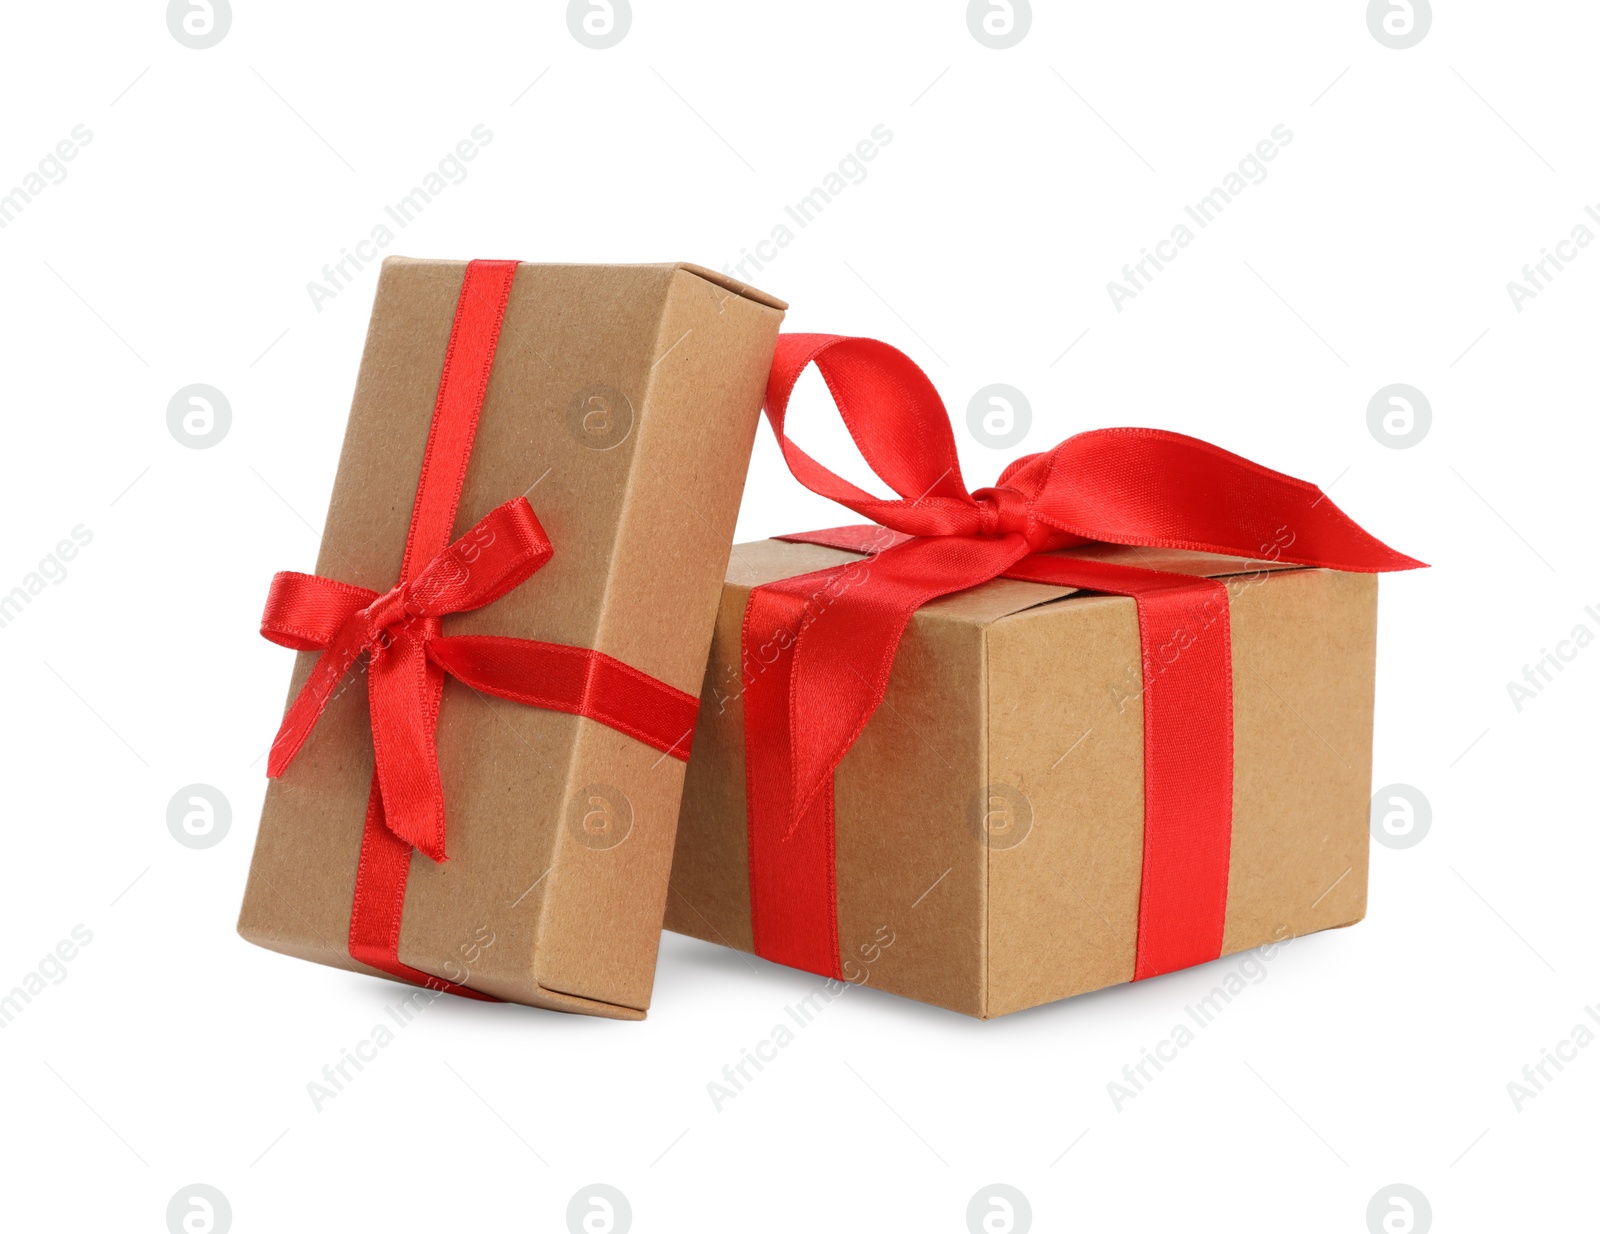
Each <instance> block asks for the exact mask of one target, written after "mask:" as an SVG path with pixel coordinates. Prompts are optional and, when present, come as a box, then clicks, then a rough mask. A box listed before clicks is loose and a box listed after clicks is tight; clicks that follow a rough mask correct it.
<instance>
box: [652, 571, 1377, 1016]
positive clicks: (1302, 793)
mask: <svg viewBox="0 0 1600 1234" xmlns="http://www.w3.org/2000/svg"><path fill="white" fill-rule="evenodd" d="M1063 555H1076V556H1082V557H1090V558H1093V559H1096V560H1103V561H1109V562H1115V563H1123V564H1129V565H1136V566H1142V567H1146V568H1154V569H1160V570H1164V571H1171V572H1175V573H1183V574H1195V575H1204V576H1211V577H1215V578H1220V579H1222V580H1223V581H1224V583H1225V585H1226V586H1227V589H1228V606H1229V613H1230V618H1231V623H1232V634H1233V639H1232V643H1233V682H1234V700H1233V706H1234V747H1233V748H1234V784H1233V792H1234V802H1233V835H1232V847H1231V857H1230V865H1229V877H1228V883H1229V889H1228V906H1227V924H1226V930H1225V933H1224V936H1223V943H1222V950H1223V953H1224V954H1229V953H1232V952H1236V951H1242V950H1245V949H1247V948H1251V947H1257V946H1260V945H1262V944H1263V943H1266V942H1269V941H1276V940H1282V939H1285V938H1288V937H1291V936H1294V935H1300V934H1308V933H1311V932H1312V931H1315V930H1324V929H1329V928H1331V927H1334V926H1342V925H1349V924H1351V923H1353V922H1356V921H1359V920H1360V919H1361V917H1362V916H1363V914H1364V913H1365V910H1366V886H1367V847H1368V830H1367V828H1368V817H1369V806H1368V802H1369V797H1370V791H1371V790H1370V779H1371V761H1372V760H1371V754H1372V706H1373V665H1374V647H1375V643H1374V639H1375V619H1376V614H1377V582H1376V579H1375V577H1374V576H1372V575H1370V574H1341V573H1337V572H1335V571H1331V570H1313V569H1291V568H1286V567H1280V566H1277V565H1274V564H1272V563H1265V562H1256V561H1245V560H1242V559H1236V558H1226V557H1219V556H1213V555H1210V554H1205V553H1185V552H1179V551H1176V550H1170V549H1167V550H1155V549H1122V548H1109V547H1107V548H1101V549H1098V550H1077V551H1076V552H1075V553H1073V554H1063ZM847 562H862V563H863V567H864V568H865V561H864V559H863V558H862V557H861V556H860V555H859V554H854V553H846V552H842V551H840V550H838V549H833V548H828V547H824V546H821V545H814V544H799V543H788V542H785V541H781V540H765V541H761V542H758V543H755V544H741V545H739V546H737V547H736V548H735V550H734V553H733V557H732V560H731V561H730V563H729V568H728V581H727V584H726V586H725V587H724V588H723V593H722V609H721V612H720V614H719V616H718V619H717V631H716V635H715V637H714V638H713V640H712V647H711V661H710V665H709V667H708V668H707V671H706V679H705V686H704V693H703V694H702V696H701V703H700V721H699V727H698V728H697V730H696V732H695V739H694V757H693V758H692V759H691V760H690V762H689V774H688V781H687V784H686V785H685V788H684V795H683V807H682V814H681V817H680V819H679V823H678V838H677V853H676V856H675V858H674V861H673V867H672V887H673V891H674V892H676V893H677V894H674V895H673V896H671V897H669V899H668V904H667V915H666V925H667V929H669V930H675V931H677V932H678V933H681V934H689V935H692V936H694V937H696V938H703V939H707V940H709V941H713V942H720V943H723V944H725V945H729V946H734V947H738V948H739V949H741V950H744V951H753V950H754V949H755V948H754V945H753V939H752V931H751V900H750V871H749V842H748V828H747V815H746V787H745V754H744V694H745V691H746V690H747V689H750V688H758V687H757V682H756V681H755V680H754V679H755V678H757V677H759V676H760V675H761V668H760V664H761V653H760V652H759V650H758V651H757V653H756V655H755V656H754V657H753V663H752V658H747V657H746V656H745V655H744V653H743V651H742V649H741V634H742V629H743V624H744V616H745V609H746V606H747V604H748V601H749V596H750V592H751V590H752V589H753V588H754V587H757V586H760V585H762V584H765V583H770V582H773V581H775V580H777V579H782V578H789V577H791V576H794V575H802V574H806V573H808V572H810V571H814V570H821V569H826V568H828V567H831V566H838V565H840V564H843V563H847ZM846 578H847V579H848V576H846ZM1197 620H1204V615H1203V614H1200V613H1197ZM768 654H770V652H769V653H768ZM1141 694H1142V690H1141V687H1140V654H1139V624H1138V620H1137V617H1136V615H1135V612H1134V601H1133V600H1132V599H1129V598H1126V597H1122V596H1108V595H1100V594H1091V593H1087V592H1083V591H1074V590H1073V589H1071V588H1066V587H1052V586H1048V585H1045V584H1041V583H1033V582H1026V581H1021V580H1013V579H997V580H995V581H994V582H989V583H983V584H981V585H979V586H978V587H975V588H972V589H971V590H969V591H963V592H960V593H958V594H956V595H952V596H947V597H945V598H943V599H938V600H934V601H932V602H931V603H929V604H927V605H926V606H924V607H923V608H921V609H919V610H918V611H917V613H916V615H915V616H913V617H912V619H911V622H910V625H909V626H908V628H907V630H906V633H905V635H904V636H903V637H902V639H901V642H900V647H899V650H898V652H897V654H896V657H895V662H894V668H893V671H892V672H891V674H890V677H889V683H888V690H887V692H886V694H885V695H884V700H883V703H882V705H881V706H880V707H879V708H878V710H877V711H876V712H875V713H874V714H873V717H872V719H871V720H870V721H869V722H868V723H867V726H866V728H865V729H864V730H863V732H862V734H861V736H860V738H859V739H858V740H857V741H856V743H855V745H854V746H853V747H852V748H851V750H850V752H849V753H848V754H847V755H845V757H844V760H843V762H841V763H840V764H839V767H838V770H837V771H836V772H835V775H834V828H835V830H834V842H835V846H836V858H835V869H836V877H837V900H838V935H839V943H840V955H841V969H840V975H841V976H842V978H843V979H844V980H847V981H855V982H860V983H862V984H866V985H870V986H873V987H874V988H877V989H881V990H887V991H889V992H891V993H894V994H902V995H905V996H906V997H909V998H915V999H919V1000H921V1001H923V1002H928V1003H934V1004H937V1005H939V1006H941V1007H948V1008H951V1009H953V1010H956V1011H961V1012H965V1013H966V1014H968V1015H973V1016H979V1017H983V1018H988V1017H992V1016H999V1015H1004V1014H1006V1013H1007V1012H1011V1011H1018V1010H1021V1009H1023V1008H1025V1007H1031V1006H1034V1005H1036V1004H1038V1003H1047V1002H1052V1001H1054V1000H1056V999H1061V998H1066V997H1068V996H1070V995H1074V994H1082V993H1085V992H1087V991H1089V990H1096V989H1099V988H1101V987H1103V986H1108V985H1115V984H1117V983H1119V982H1124V981H1128V980H1131V979H1132V978H1133V975H1134V954H1135V943H1136V939H1137V933H1138V918H1139V893H1140V885H1141V878H1140V872H1141V859H1142V854H1143V822H1144V771H1143V768H1144V764H1143V741H1144V721H1143V700H1142V698H1141ZM886 940H889V941H888V942H887V945H886Z"/></svg>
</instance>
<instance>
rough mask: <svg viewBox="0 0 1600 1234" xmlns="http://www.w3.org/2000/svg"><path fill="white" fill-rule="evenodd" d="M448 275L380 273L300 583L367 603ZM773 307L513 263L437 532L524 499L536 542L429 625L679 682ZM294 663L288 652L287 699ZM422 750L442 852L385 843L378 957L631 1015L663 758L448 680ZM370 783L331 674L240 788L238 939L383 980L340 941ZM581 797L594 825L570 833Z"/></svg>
mask: <svg viewBox="0 0 1600 1234" xmlns="http://www.w3.org/2000/svg"><path fill="white" fill-rule="evenodd" d="M465 271H466V263H465V262H455V261H419V260H410V259H403V258H389V259H388V260H386V261H385V263H384V266H383V271H382V274H381V276H380V278H379V282H378V289H377V297H376V301H375V303H374V305H373V310H372V321H371V325H370V327H369V330H368V335H367V343H366V350H365V353H364V354H363V357H362V361H361V371H360V376H359V378H358V379H357V383H356V391H355V398H354V401H353V404H352V406H351V410H350V420H349V426H348V428H347V430H346V434H345V441H344V449H343V453H342V455H341V457H340V461H339V470H338V476H337V479H336V480H335V482H334V488H333V496H332V500H331V502H330V504H329V509H328V518H327V523H326V527H325V530H324V533H323V539H322V548H321V552H320V554H319V557H318V561H317V573H318V574H320V575H322V576H324V577H327V578H332V579H338V580H340V581H343V582H347V583H353V584H357V585H360V586H364V587H368V588H371V589H373V590H376V591H379V592H382V591H385V590H387V589H388V588H390V587H391V586H393V585H394V583H395V581H396V579H397V578H398V577H399V572H400V566H401V557H402V554H403V551H404V545H405V540H406V532H407V527H408V524H409V520H410V516H411V509H412V503H413V500H414V497H415V494H416V491H417V483H418V478H419V475H420V472H421V469H422V461H423V454H424V449H425V446H426V442H427V437H428V429H429V424H430V421H431V418H432V414H433V409H434V401H435V397H436V395H437V392H438V387H439V380H440V374H441V371H442V369H443V366H444V361H445V352H446V347H447V343H448V341H449V338H450V333H451V325H452V321H453V318H454V313H455V308H456V301H457V297H458V295H459V294H460V290H461V286H462V280H463V277H464V274H465ZM784 307H785V306H784V305H783V303H782V302H781V301H779V300H775V299H773V298H771V297H770V296H767V295H765V294H763V293H761V292H759V291H756V290H754V289H752V288H749V287H746V286H744V285H743V284H738V283H734V282H732V281H730V280H728V279H726V278H724V277H722V276H721V275H717V274H713V273H711V272H709V271H706V270H702V269H700V268H698V267H694V266H687V265H681V264H665V265H640V266H590V265H545V266H541V265H529V264H524V265H521V266H519V267H518V268H517V270H516V273H515V275H514V278H513V282H512V287H511V291H510V295H509V300H508V302H507V305H506V310H505V317H504V324H503V327H502V330H501V334H500V342H499V347H498V350H497V352H496V354H495V359H494V363H493V368H492V370H491V373H490V377H489V382H488V386H487V392H486V395H485V398H484V402H483V407H482V413H481V417H480V420H479V426H478V431H477V438H476V443H475V445H474V448H473V450H472V454H471V457H470V461H469V464H468V468H467V472H466V476H465V483H464V487H463V489H462V497H461V503H460V509H459V513H458V515H457V518H456V523H455V529H454V532H453V535H455V536H460V535H461V534H462V533H463V532H465V531H466V530H467V529H468V528H470V527H472V526H473V524H474V523H475V522H476V521H477V520H478V519H480V518H482V517H483V516H484V515H485V514H487V513H488V512H489V511H490V510H491V509H493V508H495V507H496V506H499V505H500V504H501V503H503V502H505V501H507V500H509V499H511V498H515V497H517V496H518V495H519V494H524V495H526V497H527V499H528V500H529V502H530V503H531V504H532V506H533V509H534V511H535V513H536V515H537V517H538V519H539V521H540V523H541V524H542V525H543V527H544V530H545V531H546V533H548V535H549V538H550V540H551V542H552V544H553V545H554V554H553V556H552V558H551V559H550V561H549V563H548V564H547V565H545V566H544V567H543V568H542V569H540V570H539V571H538V572H537V573H536V574H534V575H533V576H532V577H531V578H530V579H528V580H527V581H526V582H524V583H523V584H521V585H520V586H518V587H516V588H515V589H514V590H512V591H511V592H510V593H509V594H507V595H506V596H504V597H503V598H501V599H499V600H497V601H495V602H494V603H492V604H489V605H487V606H486V607H484V608H481V609H479V610H477V611H474V612H468V613H462V614H458V615H454V616H447V617H446V618H445V619H444V633H445V634H447V635H455V634H495V635H505V636H511V637H518V638H531V639H540V640H543V641H547V642H552V643H565V644H569V645H573V646H577V647H586V648H592V649H594V650H597V651H600V652H604V653H606V654H608V655H610V656H614V657H615V658H617V659H618V660H621V661H623V662H625V663H626V664H629V665H631V666H633V667H634V668H636V669H639V670H641V671H642V672H644V673H647V674H649V675H651V676H654V677H656V678H658V679H660V680H662V681H664V682H666V683H667V684H668V685H671V686H674V687H676V688H677V689H680V690H683V691H686V692H689V693H690V694H693V693H695V692H696V691H697V689H698V686H699V683H700V679H701V676H702V674H703V672H704V670H705V662H706V653H707V649H708V648H709V646H710V641H711V631H712V626H713V623H714V621H715V618H716V613H717V604H718V594H719V592H720V590H721V586H722V577H723V572H724V570H725V568H726V565H727V560H728V552H729V546H730V544H731V542H732V533H733V526H734V519H735V516H736V514H737V511H738V506H739V498H740V495H741V492H742V490H743V487H744V479H745V471H746V468H747V466H748V464H749V459H750V450H751V445H752V443H753V440H754V435H755V430H756V421H757V419H758V417H759V414H760V407H761V400H762V397H763V394H764V391H765V387H766V380H767V372H768V368H769V366H770V364H771V358H772V351H773V346H774V342H775V339H776V336H777V331H778V327H779V324H780V322H781V320H782V317H783V310H784ZM286 564H287V563H286ZM263 584H265V580H263ZM315 659H316V655H315V653H302V654H300V655H299V656H298V658H297V661H296V663H295V667H294V673H293V678H292V680H291V684H290V697H291V698H293V697H294V695H295V694H296V693H297V692H298V691H299V689H300V687H301V685H302V683H303V682H304V681H305V679H306V677H307V675H308V673H309V671H310V669H311V666H312V664H313V662H314V661H315ZM363 663H364V662H363ZM437 740H438V752H439V767H440V773H441V777H442V780H443V784H444V792H445V812H446V813H445V817H446V844H447V851H448V853H449V860H448V861H446V862H444V863H442V864H435V863H434V862H432V861H430V860H429V859H428V858H427V857H425V856H424V855H422V854H420V853H416V852H414V853H413V854H412V856H411V866H410V877H409V881H408V884H407V889H406V898H405V905H404V915H403V918H402V924H401V934H400V942H399V959H400V961H401V962H402V963H404V964H407V965H410V966H411V967H413V968H416V969H419V970H422V971H423V972H426V973H429V974H432V975H433V976H436V977H439V978H441V979H443V980H447V981H461V982H463V983H464V984H468V985H470V986H471V987H472V988H473V989H475V990H478V991H481V992H483V993H487V994H491V995H494V996H496V997H499V998H502V999H507V1000H512V1001H516V1002H520V1003H528V1004H531V1005H534V1006H539V1007H549V1008H554V1009H559V1010H564V1011H576V1012H585V1013H589V1014H593V1015H601V1016H609V1017H614V1018H620V1019H642V1018H643V1016H644V1013H645V1010H646V1008H647V1007H648V1006H649V1003H650V991H651V985H652V981H653V978H654V973H655V963H656V954H657V950H658V947H659V943H660V931H661V921H662V907H663V902H664V900H665V898H666V894H667V873H668V869H669V866H670V863H671V858H672V847H673V834H674V830H675V828H676V824H677V818H678V802H679V795H680V793H681V790H682V782H683V775H684V764H683V763H682V761H680V760H679V759H677V758H672V757H667V756H665V755H663V754H661V753H660V752H659V751H658V750H656V749H652V748H650V747H649V746H646V745H644V744H642V743H640V742H638V741H635V740H633V739H632V738H630V737H627V736H624V735H623V734H622V733H620V732H617V731H616V730H614V729H612V728H609V727H606V726H605V725H603V724H600V723H598V722H596V721H594V720H590V719H587V718H583V717H578V716H573V715H568V714H564V713H561V712H556V711H547V710H541V709H538V708H535V707H528V706H521V705H518V704H516V703H513V702H506V701H503V700H500V699H498V698H493V697H489V696H486V695H483V694H480V693H478V692H476V691H474V690H472V689H470V688H468V687H466V686H464V685H462V684H461V683H460V682H458V681H457V680H455V679H454V678H447V680H446V684H445V688H444V696H443V700H442V703H441V706H440V711H439V726H438V737H437ZM372 771H373V752H372V735H371V729H370V721H369V717H368V707H367V690H366V684H365V680H364V675H363V673H362V672H361V665H358V666H357V668H356V669H355V670H353V672H352V674H351V676H350V677H349V678H348V679H347V681H346V683H345V687H344V688H342V689H341V690H340V692H339V693H338V694H337V696H336V697H335V698H334V699H333V701H332V702H331V703H330V704H329V705H328V707H327V710H326V712H325V713H324V714H323V716H322V719H321V721H320V722H319V723H318V725H317V727H316V729H315V731H314V732H313V733H312V735H311V737H310V740H309V741H308V742H307V743H306V745H305V747H304V749H303V750H302V751H301V752H300V755H299V757H298V758H297V759H296V760H295V761H294V762H293V763H292V764H291V765H290V766H289V768H288V769H287V771H286V772H285V774H284V775H282V776H281V777H280V778H278V779H275V780H273V781H272V782H271V783H270V786H269V788H268V790H267V795H266V801H265V804H264V806H263V809H262V815H261V827H260V831H259V834H258V836H257V840H256V849H255V856H254V860H253V861H252V864H251V867H250V877H249V882H248V885H247V887H246V889H245V897H244V906H243V909H242V911H241V913H240V917H239V933H240V934H242V935H243V936H244V937H245V938H246V939H248V940H250V941H251V942H254V943H258V944H260V945H261V946H263V947H268V948H271V949H273V950H275V951H281V952H284V953H286V954H289V955H293V956H298V957H301V958H303V959H307V960H315V961H317V962H319V963H322V964H329V965H334V966H336V967H340V968H347V969H352V970H354V971H358V972H368V973H374V975H378V976H382V975H383V974H381V973H377V972H376V970H374V969H370V968H367V967H366V966H364V965H362V964H359V963H357V962H356V961H354V960H352V959H351V957H350V954H349V951H348V935H349V930H350V915H351V900H352V895H353V891H354V886H355V879H356V869H357V859H358V855H359V852H360V847H361V836H362V825H363V819H364V817H365V813H366V806H367V794H368V789H369V784H370V781H371V777H372ZM594 809H600V810H602V811H604V812H605V813H606V826H607V827H610V828H612V830H611V831H609V832H607V831H605V830H604V829H603V828H602V829H598V830H597V829H596V828H593V827H591V826H590V825H589V823H590V819H588V818H586V815H589V814H591V812H592V811H593V810H594ZM597 834H598V835H600V836H601V837H602V838H600V839H599V840H597V839H596V835H597ZM617 837H620V839H619V838H617ZM486 939H488V940H492V941H489V942H488V943H485V940H486ZM469 960H470V963H469ZM463 969H467V970H469V971H470V979H467V978H463V977H462V972H463Z"/></svg>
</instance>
